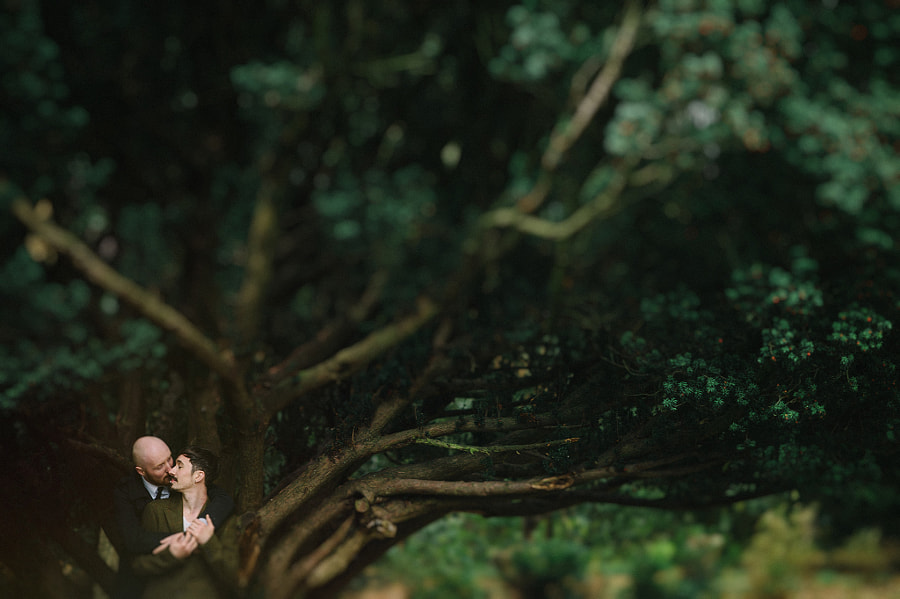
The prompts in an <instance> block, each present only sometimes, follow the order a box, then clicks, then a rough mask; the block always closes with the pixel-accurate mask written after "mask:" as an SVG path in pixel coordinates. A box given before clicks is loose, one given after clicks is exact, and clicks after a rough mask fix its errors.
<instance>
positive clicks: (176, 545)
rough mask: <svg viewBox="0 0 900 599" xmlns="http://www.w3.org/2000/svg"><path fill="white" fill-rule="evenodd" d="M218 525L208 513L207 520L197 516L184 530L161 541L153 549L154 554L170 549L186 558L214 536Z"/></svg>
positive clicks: (176, 554)
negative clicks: (214, 523) (215, 524)
mask: <svg viewBox="0 0 900 599" xmlns="http://www.w3.org/2000/svg"><path fill="white" fill-rule="evenodd" d="M215 531H216V527H215V526H214V525H213V522H212V518H210V517H209V515H208V514H207V516H206V521H204V520H203V519H202V518H197V519H196V520H194V521H193V522H191V524H190V526H188V529H187V530H186V531H184V532H176V533H175V534H171V535H169V536H167V537H166V538H164V539H163V540H162V541H160V542H159V546H158V547H157V548H156V549H154V550H153V555H156V554H157V553H161V552H163V551H165V550H166V549H168V550H169V551H171V552H172V555H173V556H175V558H177V559H184V558H186V557H188V556H189V555H191V554H192V553H193V552H194V550H196V549H197V547H199V546H200V545H206V543H208V542H209V540H210V539H211V538H212V536H213V533H214V532H215Z"/></svg>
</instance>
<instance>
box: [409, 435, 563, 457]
mask: <svg viewBox="0 0 900 599" xmlns="http://www.w3.org/2000/svg"><path fill="white" fill-rule="evenodd" d="M578 440H579V437H570V438H568V439H558V440H556V441H544V442H542V443H530V444H528V445H491V446H489V447H483V446H475V445H461V444H459V443H451V442H449V441H440V440H438V439H430V438H426V439H416V441H415V443H416V444H418V445H431V446H433V447H443V448H444V449H454V450H457V451H465V452H467V453H470V454H475V453H487V454H491V453H508V452H511V451H532V450H536V449H546V448H547V447H556V446H559V445H568V444H570V443H576V442H577V441H578Z"/></svg>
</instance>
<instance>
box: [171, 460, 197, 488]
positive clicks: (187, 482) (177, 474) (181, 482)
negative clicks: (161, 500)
mask: <svg viewBox="0 0 900 599" xmlns="http://www.w3.org/2000/svg"><path fill="white" fill-rule="evenodd" d="M193 469H194V467H193V466H192V465H191V459H190V458H189V457H187V456H186V455H184V454H182V455H180V456H178V457H177V458H176V459H175V465H174V466H172V467H171V468H169V470H168V475H169V479H170V480H171V481H172V488H173V489H175V490H176V491H184V490H185V489H190V488H191V487H193V486H194V485H195V484H196V482H197V481H196V480H195V479H196V478H197V477H196V476H195V474H197V473H195V472H193Z"/></svg>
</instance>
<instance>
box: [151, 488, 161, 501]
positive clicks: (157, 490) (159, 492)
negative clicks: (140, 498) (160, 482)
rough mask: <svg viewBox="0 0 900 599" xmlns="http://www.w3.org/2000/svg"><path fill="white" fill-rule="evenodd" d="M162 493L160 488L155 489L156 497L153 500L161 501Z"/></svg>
mask: <svg viewBox="0 0 900 599" xmlns="http://www.w3.org/2000/svg"><path fill="white" fill-rule="evenodd" d="M162 492H163V488H162V487H156V497H154V498H153V499H162Z"/></svg>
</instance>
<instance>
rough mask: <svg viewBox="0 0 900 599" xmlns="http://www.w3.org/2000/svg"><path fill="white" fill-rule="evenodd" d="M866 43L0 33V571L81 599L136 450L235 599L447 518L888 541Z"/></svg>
mask: <svg viewBox="0 0 900 599" xmlns="http://www.w3.org/2000/svg"><path fill="white" fill-rule="evenodd" d="M898 34H900V13H898V11H897V7H896V3H895V2H891V1H888V0H867V1H865V2H860V3H855V4H852V5H851V4H849V3H839V2H836V1H834V2H829V1H824V2H806V1H801V0H789V1H785V2H777V3H776V2H763V1H761V0H707V1H701V0H659V1H657V2H652V3H647V4H643V3H640V2H628V3H626V4H625V5H623V6H619V5H617V4H616V3H608V4H603V3H581V2H574V1H572V0H526V1H523V2H522V3H521V4H518V3H514V2H510V1H502V2H501V1H489V2H479V3H477V4H474V3H470V2H465V1H463V0H455V1H443V2H424V3H421V2H420V3H415V4H414V5H413V3H403V2H399V1H389V2H379V3H366V2H363V1H361V0H344V1H340V2H329V3H321V2H311V1H306V0H297V1H296V2H283V1H282V0H269V1H267V2H263V3H261V4H260V3H257V4H255V5H249V4H248V5H246V6H239V5H237V3H226V4H222V3H210V2H203V1H199V2H194V3H190V4H187V5H184V6H180V5H179V6H170V7H160V6H158V5H149V4H146V3H139V2H105V1H102V0H94V1H89V2H80V3H67V4H66V5H64V6H56V5H53V6H51V5H50V4H49V3H40V2H37V1H34V0H23V1H21V2H7V3H5V4H4V6H3V10H2V13H0V66H2V72H3V78H2V80H0V88H2V95H0V102H2V111H0V139H2V141H3V143H0V207H2V214H3V215H4V216H2V218H0V232H2V239H3V242H2V245H0V269H2V276H0V300H2V302H3V305H4V306H6V307H7V309H5V310H4V311H3V312H2V314H0V336H2V339H3V343H2V347H0V427H2V428H0V432H2V439H3V443H4V450H5V452H6V455H8V456H10V466H11V470H10V474H11V475H12V478H13V480H15V481H16V485H14V486H12V487H9V486H4V488H3V490H2V491H0V498H2V505H3V508H4V509H3V510H2V512H3V513H2V515H0V518H2V520H0V522H2V523H3V525H4V528H5V529H7V530H9V531H10V537H9V538H15V539H17V541H16V542H15V543H8V544H3V545H2V546H0V561H2V562H3V563H4V564H5V565H6V568H7V569H8V572H9V573H10V576H12V577H14V579H15V580H19V581H23V582H22V584H23V585H24V587H25V588H24V589H20V590H21V591H22V592H31V593H33V594H36V595H41V594H47V595H51V594H56V595H59V594H60V593H62V592H64V591H63V590H62V589H63V588H64V587H66V586H68V585H74V586H76V587H84V586H85V585H86V583H85V580H83V579H82V578H80V577H79V576H80V575H69V574H66V573H69V572H70V571H71V566H69V565H68V564H70V563H74V564H75V565H77V572H85V573H86V576H87V577H89V578H91V579H93V580H95V581H97V582H99V583H100V584H101V585H104V586H108V584H109V580H110V577H111V572H110V570H109V568H108V566H107V565H106V564H105V563H104V562H103V561H101V559H100V557H99V556H98V552H97V550H96V547H97V543H98V534H99V532H98V531H99V530H100V529H101V528H103V529H104V530H109V529H110V526H109V524H110V519H111V513H110V511H109V509H108V507H109V506H108V505H106V504H105V503H104V504H102V505H101V506H99V507H98V505H97V504H96V501H97V499H96V497H104V496H109V488H110V487H111V485H112V483H113V481H114V480H115V477H116V474H117V473H121V472H123V471H124V470H125V469H127V456H128V448H129V446H130V443H131V441H132V440H133V439H134V438H135V437H136V436H138V435H140V434H143V433H146V432H150V433H154V434H158V435H160V436H162V437H164V438H166V439H167V440H169V441H170V444H172V445H173V447H178V446H179V445H180V444H182V443H186V442H188V441H196V442H199V443H202V444H205V445H207V446H209V447H211V448H212V449H214V450H216V451H218V452H220V453H221V454H222V456H223V458H224V460H225V463H226V466H227V468H226V474H225V476H224V479H223V481H222V482H223V484H224V485H225V486H226V487H227V488H229V490H231V491H233V493H234V494H235V496H236V499H237V501H238V505H239V506H240V510H241V513H242V515H241V516H240V517H236V518H233V519H232V522H231V523H230V525H229V526H228V527H223V530H221V531H220V533H221V534H223V535H229V539H231V540H232V541H233V544H234V547H235V551H234V564H233V565H234V568H233V576H234V582H235V587H236V588H239V589H241V590H244V591H247V592H255V591H257V590H259V591H264V592H265V593H266V594H267V595H268V596H272V597H286V596H294V595H303V594H307V595H310V596H317V595H318V596H328V594H329V593H332V592H334V591H335V590H336V589H337V588H340V587H341V586H343V585H344V584H346V583H347V581H348V580H349V579H350V578H351V577H352V575H354V574H355V573H358V572H359V571H361V569H362V568H364V567H365V566H366V565H367V564H369V563H371V562H373V561H374V560H377V559H378V558H379V557H380V556H381V555H383V554H384V552H385V551H387V550H388V549H389V548H390V547H391V546H392V545H393V544H395V543H396V542H397V541H398V540H400V539H403V538H405V537H407V536H409V535H411V534H413V533H414V532H416V531H417V530H419V529H420V528H422V527H423V526H425V525H426V524H428V523H430V522H432V521H434V520H436V519H438V518H441V517H442V516H444V515H446V514H448V513H451V512H457V511H472V512H478V513H480V514H482V515H485V516H493V515H522V516H528V515H534V514H541V513H545V512H548V511H553V510H557V509H560V508H564V507H567V506H571V505H575V504H580V503H590V502H599V503H612V504H635V505H654V506H658V507H663V508H683V507H703V506H712V505H720V504H727V503H730V502H734V501H738V500H740V499H742V498H747V497H755V496H761V495H767V494H771V493H775V492H780V491H785V490H790V489H797V490H799V492H800V493H801V496H802V497H803V498H804V499H809V500H812V499H816V500H818V501H821V502H822V505H823V510H825V511H826V512H827V513H829V514H830V515H831V516H830V517H831V518H832V519H833V522H834V523H835V526H836V527H848V528H852V527H854V526H857V525H859V524H862V523H877V524H879V525H881V526H883V527H885V528H886V529H892V527H896V524H897V523H896V520H895V514H896V513H897V509H896V508H897V505H898V499H900V497H898V489H897V488H896V485H895V484H894V481H896V480H897V479H898V478H900V472H898V467H897V461H896V459H895V458H896V455H897V450H896V447H897V440H896V429H897V426H898V424H900V403H898V402H900V396H898V389H897V382H896V381H897V372H896V368H897V355H898V349H900V348H898V341H897V333H896V332H895V331H894V323H895V321H896V320H897V317H898V312H900V261H898V248H897V246H896V242H895V241H894V240H895V239H896V238H897V237H898V234H900V216H898V214H900V192H898V190H900V181H898V178H900V158H898V152H897V149H898V143H900V124H898V121H897V119H896V118H895V116H896V106H897V105H898V100H900V92H898V87H897V85H898V82H897V78H896V73H897V72H898V63H900V50H898V49H896V48H895V47H894V45H893V44H892V43H891V42H892V40H893V39H896V37H897V35H898ZM85 484H89V485H91V486H92V488H93V489H94V491H95V495H96V497H95V498H93V499H92V500H90V503H89V502H88V501H87V500H84V501H82V500H78V499H75V498H73V489H75V488H78V487H80V486H84V485H85ZM23 495H24V496H27V497H29V499H30V500H29V501H28V502H24V503H23V502H21V501H19V500H18V499H19V498H20V497H22V496H23ZM10 506H15V508H13V507H10ZM47 514H54V515H55V516H56V517H54V518H47ZM866 521H871V522H866ZM31 526H34V527H36V530H37V532H38V533H39V534H34V531H35V529H32V528H31ZM19 539H21V540H19ZM112 542H113V544H116V542H117V540H116V539H115V538H113V539H112ZM61 561H62V562H63V563H64V564H67V565H66V567H63V568H60V567H58V565H59V564H60V562H61ZM33 580H41V581H42V582H41V583H40V585H38V588H29V587H30V585H32V582H31V581H33ZM26 581H27V582H26Z"/></svg>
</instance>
